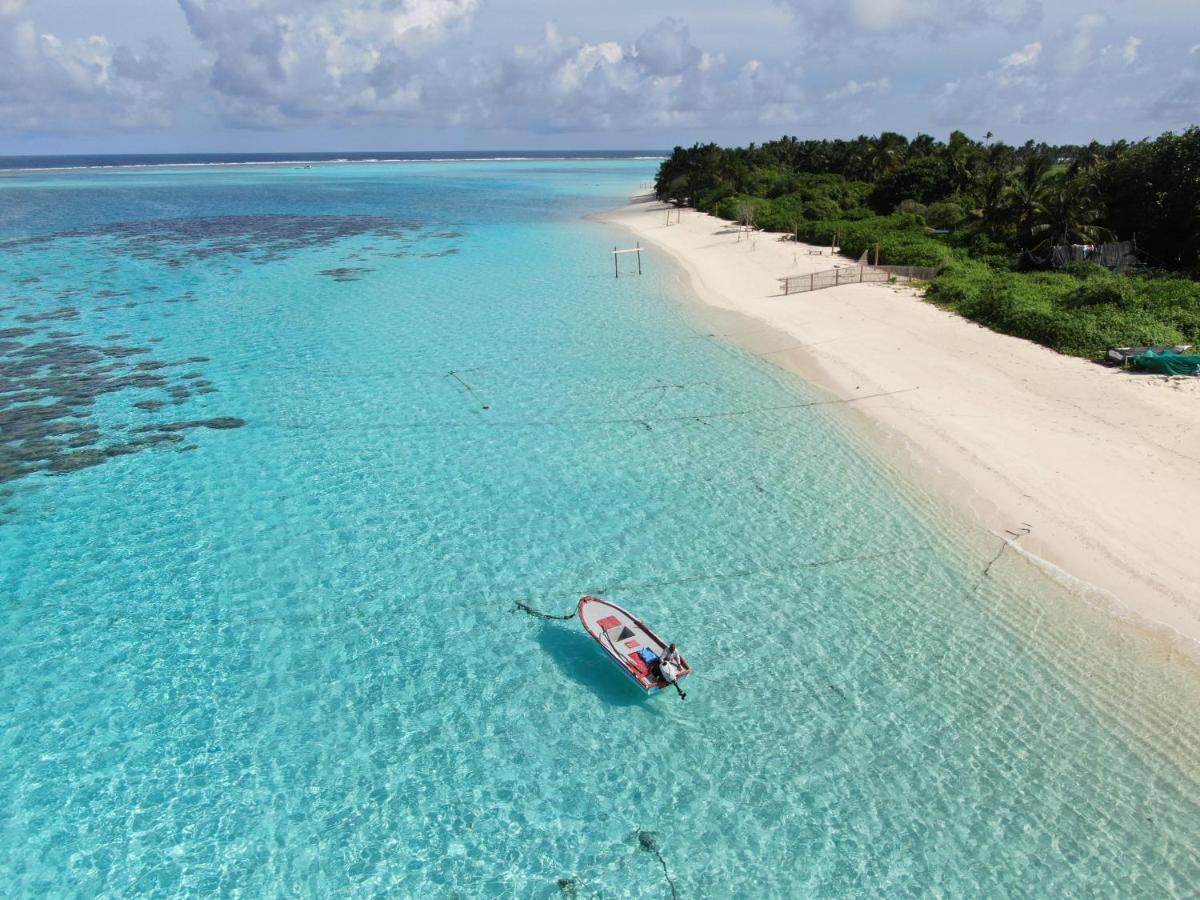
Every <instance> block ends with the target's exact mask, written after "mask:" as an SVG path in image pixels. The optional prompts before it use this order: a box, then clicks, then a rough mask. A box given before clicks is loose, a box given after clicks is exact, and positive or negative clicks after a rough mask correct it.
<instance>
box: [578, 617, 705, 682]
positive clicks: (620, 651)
mask: <svg viewBox="0 0 1200 900" xmlns="http://www.w3.org/2000/svg"><path fill="white" fill-rule="evenodd" d="M579 621H580V622H582V623H583V627H584V630H585V631H587V633H588V634H590V635H591V636H592V638H593V640H595V641H596V643H597V644H599V645H600V649H602V650H603V651H604V652H605V653H607V654H608V657H609V659H611V660H612V661H613V662H615V663H616V664H617V665H618V666H620V668H621V671H622V672H624V673H625V674H626V675H628V676H629V677H630V678H632V679H633V680H634V681H635V682H637V685H638V687H640V688H641V689H642V690H643V691H645V692H646V693H647V694H655V693H658V692H659V691H661V690H662V689H663V688H665V687H670V685H669V684H668V682H667V681H666V680H665V679H664V678H663V677H662V676H661V675H660V674H659V672H658V660H659V657H661V656H662V654H663V652H664V651H665V650H666V649H667V642H666V641H664V640H663V639H662V638H660V637H659V636H658V635H657V634H655V633H654V632H653V631H652V630H651V629H650V626H649V625H647V624H646V623H645V622H643V621H642V620H641V619H639V618H638V617H637V616H635V615H634V614H633V613H631V612H629V611H628V610H625V609H622V608H621V607H619V606H617V604H615V603H612V602H610V601H608V600H601V599H600V598H599V597H591V596H587V597H582V598H580V600H579ZM680 661H681V662H682V664H683V665H682V667H681V670H680V673H679V679H678V680H679V681H683V679H685V678H687V677H688V675H690V674H691V673H692V667H691V666H689V665H688V664H687V660H683V659H681V660H680Z"/></svg>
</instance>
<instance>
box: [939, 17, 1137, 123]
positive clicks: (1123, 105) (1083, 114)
mask: <svg viewBox="0 0 1200 900" xmlns="http://www.w3.org/2000/svg"><path fill="white" fill-rule="evenodd" d="M1108 27H1109V22H1108V19H1107V18H1106V17H1105V16H1104V15H1101V14H1099V13H1089V14H1086V15H1083V16H1080V17H1078V18H1076V19H1075V20H1074V21H1073V22H1072V26H1071V28H1070V29H1067V30H1064V31H1062V32H1060V33H1058V34H1057V35H1055V36H1054V37H1052V38H1049V39H1047V41H1046V42H1045V43H1043V42H1042V41H1034V42H1033V43H1029V44H1026V45H1025V46H1024V47H1022V48H1021V49H1019V50H1016V51H1014V52H1012V53H1009V54H1008V55H1007V56H1004V57H1001V58H1000V60H999V61H998V65H997V66H996V67H994V68H992V69H990V70H987V71H984V72H979V73H975V74H971V75H966V76H963V77H959V78H957V79H954V80H953V81H950V82H947V83H945V84H943V86H942V88H941V89H940V90H939V91H938V92H936V93H935V94H934V95H933V97H932V101H933V109H934V115H935V118H936V121H937V122H938V123H940V124H942V125H944V126H948V127H951V128H960V127H967V126H971V125H979V126H981V127H986V128H988V129H989V130H995V131H999V130H1000V127H1002V126H1004V125H1009V126H1011V125H1018V126H1020V131H1021V132H1022V133H1026V134H1029V133H1033V134H1036V133H1038V132H1039V131H1043V130H1046V129H1048V128H1050V127H1051V126H1052V125H1053V124H1055V123H1059V122H1063V121H1070V122H1072V123H1073V124H1074V125H1075V127H1076V128H1078V129H1080V130H1082V129H1096V130H1099V128H1100V127H1102V126H1105V125H1106V124H1107V123H1109V122H1111V121H1112V120H1113V119H1117V120H1121V119H1128V118H1129V117H1132V116H1142V115H1144V114H1145V112H1144V110H1145V106H1146V102H1145V95H1146V88H1145V86H1144V84H1145V82H1144V80H1142V81H1139V79H1142V78H1143V76H1144V75H1145V73H1143V72H1140V71H1139V70H1138V68H1137V67H1135V66H1133V65H1132V63H1134V62H1136V61H1137V57H1138V48H1139V47H1140V45H1141V39H1139V38H1130V39H1128V40H1126V41H1125V42H1124V44H1123V45H1120V46H1117V45H1114V44H1109V45H1107V46H1106V47H1104V48H1102V49H1100V50H1099V51H1096V50H1094V47H1095V45H1096V43H1097V39H1098V38H1099V36H1100V35H1101V34H1102V33H1103V32H1104V31H1105V30H1106V29H1107V28H1108ZM1046 59H1049V60H1052V61H1053V62H1052V64H1051V65H1049V66H1047V65H1046V63H1045V60H1046ZM1139 91H1140V94H1141V102H1139V101H1138V99H1137V96H1136V94H1137V92H1139ZM1080 139H1086V138H1083V137H1082V135H1081V138H1080Z"/></svg>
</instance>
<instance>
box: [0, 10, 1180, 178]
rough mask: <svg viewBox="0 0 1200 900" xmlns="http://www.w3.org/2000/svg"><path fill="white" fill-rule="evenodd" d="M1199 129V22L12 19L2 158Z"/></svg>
mask: <svg viewBox="0 0 1200 900" xmlns="http://www.w3.org/2000/svg"><path fill="white" fill-rule="evenodd" d="M1197 123H1200V0H1137V2H1136V3H1126V4H1121V5H1115V4H1111V3H1105V4H1101V3H1098V2H1096V0H737V2H729V0H720V2H716V0H690V2H687V3H684V2H658V3H653V2H646V0H603V2H592V3H588V4H583V3H564V2H561V0H560V2H558V3H549V2H544V0H0V154H38V153H83V154H94V153H170V152H180V153H189V152H255V151H257V152H271V151H281V152H282V151H302V150H313V151H322V150H324V151H337V150H347V151H353V150H485V149H660V148H661V149H669V148H671V147H673V146H675V145H677V144H683V145H687V144H692V143H694V142H697V141H702V142H707V141H717V142H719V143H723V144H744V143H747V142H749V141H762V140H769V139H771V138H774V137H779V136H780V135H783V134H790V135H796V136H797V137H801V138H808V137H852V136H854V135H857V134H874V133H878V132H879V131H883V130H892V131H899V132H902V133H904V134H907V135H909V136H912V135H915V134H916V133H918V132H926V133H929V134H933V135H935V136H938V137H942V138H944V137H945V136H946V135H948V134H949V132H951V131H952V130H955V129H960V130H962V131H965V132H966V133H967V134H969V135H971V136H972V137H975V138H983V137H984V136H985V135H986V134H988V133H991V134H993V135H994V136H995V137H996V138H998V139H1001V140H1005V141H1008V142H1010V143H1024V142H1025V141H1026V140H1027V139H1030V138H1032V139H1034V140H1045V141H1047V142H1051V143H1056V142H1058V143H1065V142H1072V143H1074V142H1086V141H1089V140H1092V139H1099V140H1102V141H1109V140H1116V139H1121V138H1124V139H1130V140H1136V139H1140V138H1143V137H1152V136H1155V135H1157V134H1159V133H1161V132H1163V131H1168V130H1171V131H1180V130H1182V129H1184V128H1186V127H1188V126H1189V125H1192V124H1197Z"/></svg>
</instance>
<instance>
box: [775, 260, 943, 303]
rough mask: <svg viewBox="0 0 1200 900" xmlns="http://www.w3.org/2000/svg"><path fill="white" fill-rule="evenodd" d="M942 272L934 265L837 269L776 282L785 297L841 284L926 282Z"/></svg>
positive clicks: (787, 277)
mask: <svg viewBox="0 0 1200 900" xmlns="http://www.w3.org/2000/svg"><path fill="white" fill-rule="evenodd" d="M940 271H941V267H940V266H938V267H936V268H935V267H933V266H871V265H867V264H866V263H865V262H860V263H859V264H858V265H857V266H840V267H835V268H832V269H822V270H821V271H820V272H809V273H808V274H807V275H787V276H784V277H783V278H780V279H779V286H780V289H781V290H782V291H783V293H784V295H785V296H786V295H789V294H804V293H808V292H809V291H819V290H821V289H822V288H831V287H837V286H839V285H842V284H890V283H892V282H898V281H903V282H909V281H928V280H929V279H931V278H933V277H934V276H935V275H937V274H938V273H939V272H940Z"/></svg>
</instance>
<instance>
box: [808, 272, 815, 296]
mask: <svg viewBox="0 0 1200 900" xmlns="http://www.w3.org/2000/svg"><path fill="white" fill-rule="evenodd" d="M808 289H809V290H810V291H814V290H816V288H814V287H813V273H812V272H809V273H808Z"/></svg>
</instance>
